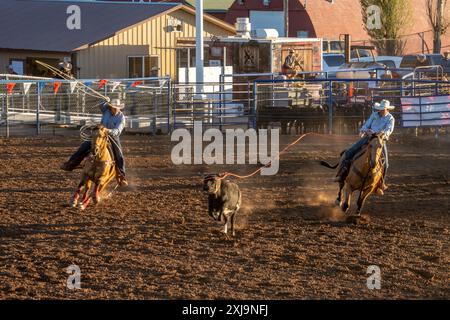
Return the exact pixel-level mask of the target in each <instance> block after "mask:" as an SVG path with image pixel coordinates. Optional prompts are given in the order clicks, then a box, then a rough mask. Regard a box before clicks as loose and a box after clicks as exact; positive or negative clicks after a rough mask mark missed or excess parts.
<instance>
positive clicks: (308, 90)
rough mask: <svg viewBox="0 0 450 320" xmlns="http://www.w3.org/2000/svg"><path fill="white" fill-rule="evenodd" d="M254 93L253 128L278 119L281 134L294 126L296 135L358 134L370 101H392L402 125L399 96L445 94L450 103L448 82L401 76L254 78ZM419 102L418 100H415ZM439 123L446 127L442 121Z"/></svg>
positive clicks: (262, 126) (400, 99)
mask: <svg viewBox="0 0 450 320" xmlns="http://www.w3.org/2000/svg"><path fill="white" fill-rule="evenodd" d="M254 97H255V98H254V103H253V109H254V110H253V113H254V114H255V115H256V116H255V122H254V123H253V126H254V127H257V128H265V127H268V126H270V125H271V124H273V123H278V125H279V126H280V127H281V130H282V132H283V133H290V132H291V130H292V129H295V131H296V133H300V132H310V131H315V132H322V133H356V132H357V131H358V128H359V127H360V126H361V125H362V123H363V122H364V121H365V120H366V119H367V117H368V116H369V115H370V113H371V112H372V105H373V103H374V102H379V101H381V100H383V99H388V100H390V102H391V104H393V105H395V106H397V108H396V109H395V110H394V111H393V112H392V113H393V114H394V116H395V117H396V119H397V122H398V124H399V125H401V124H402V123H403V122H402V121H401V119H402V116H403V114H402V108H401V106H402V98H404V97H410V98H417V97H434V98H436V97H446V99H449V101H450V82H448V81H434V80H403V79H382V80H379V79H309V80H298V79H295V80H294V79H293V80H258V81H255V83H254ZM421 101H422V100H421V99H419V102H418V103H421ZM423 101H424V100H423ZM421 108H422V107H421ZM442 112H444V111H439V112H436V114H438V113H442ZM447 112H450V109H449V110H447ZM441 118H442V117H441ZM442 119H444V118H442ZM430 123H431V122H430ZM442 123H443V124H442V125H446V124H445V121H444V122H442Z"/></svg>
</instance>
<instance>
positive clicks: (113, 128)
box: [61, 99, 128, 186]
mask: <svg viewBox="0 0 450 320" xmlns="http://www.w3.org/2000/svg"><path fill="white" fill-rule="evenodd" d="M124 107H125V104H123V103H120V99H112V100H111V102H104V103H102V104H101V106H100V109H101V111H102V114H103V115H102V120H101V125H102V126H104V127H105V128H107V129H108V134H109V137H110V138H111V142H112V143H111V147H112V151H113V154H114V160H115V162H116V166H117V169H118V171H119V174H118V177H117V180H118V183H119V184H120V185H121V186H126V185H128V182H127V180H126V179H125V161H124V158H123V153H122V147H121V144H120V139H119V137H120V134H121V133H122V131H123V129H124V127H125V116H124V114H123V113H122V111H121V110H122V109H123V108H124ZM90 151H91V141H85V142H83V143H82V144H81V146H80V147H79V149H78V150H77V152H75V153H74V154H73V155H72V156H71V157H70V159H69V161H67V162H65V163H63V164H62V165H61V169H62V170H65V171H73V170H74V169H75V168H77V167H78V166H79V165H80V164H81V162H82V161H83V159H84V158H86V157H87V156H88V155H89V152H90Z"/></svg>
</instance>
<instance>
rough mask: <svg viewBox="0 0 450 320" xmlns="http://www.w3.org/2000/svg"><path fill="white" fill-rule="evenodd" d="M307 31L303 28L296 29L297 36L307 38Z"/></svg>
mask: <svg viewBox="0 0 450 320" xmlns="http://www.w3.org/2000/svg"><path fill="white" fill-rule="evenodd" d="M308 37H309V32H308V31H305V30H300V31H297V38H308Z"/></svg>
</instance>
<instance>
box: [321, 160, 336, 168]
mask: <svg viewBox="0 0 450 320" xmlns="http://www.w3.org/2000/svg"><path fill="white" fill-rule="evenodd" d="M320 165H321V166H324V167H327V168H330V169H336V168H337V167H338V165H339V162H338V163H336V164H335V165H334V166H332V165H331V164H329V163H328V162H326V161H320Z"/></svg>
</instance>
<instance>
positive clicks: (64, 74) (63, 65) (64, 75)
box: [55, 61, 73, 80]
mask: <svg viewBox="0 0 450 320" xmlns="http://www.w3.org/2000/svg"><path fill="white" fill-rule="evenodd" d="M58 66H59V71H60V72H61V74H57V75H56V76H55V78H56V79H66V80H67V79H70V78H72V76H73V75H72V64H71V63H70V62H67V61H62V62H60V63H58Z"/></svg>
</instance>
